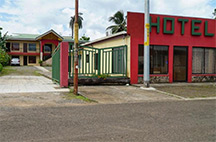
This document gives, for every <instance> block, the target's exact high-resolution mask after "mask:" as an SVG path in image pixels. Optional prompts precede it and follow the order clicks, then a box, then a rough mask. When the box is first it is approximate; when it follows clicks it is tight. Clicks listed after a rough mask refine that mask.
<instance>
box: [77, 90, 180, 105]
mask: <svg viewBox="0 0 216 142" xmlns="http://www.w3.org/2000/svg"><path fill="white" fill-rule="evenodd" d="M79 92H80V93H81V94H82V95H83V96H85V97H87V98H89V99H92V100H95V101H97V102H99V103H104V104H106V103H130V102H143V101H163V100H178V98H176V97H172V96H169V95H165V94H163V93H158V92H156V91H147V90H143V89H141V88H140V87H133V86H79Z"/></svg>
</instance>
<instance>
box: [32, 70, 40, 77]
mask: <svg viewBox="0 0 216 142" xmlns="http://www.w3.org/2000/svg"><path fill="white" fill-rule="evenodd" d="M33 74H34V75H35V76H41V74H40V73H39V72H38V71H34V72H33Z"/></svg>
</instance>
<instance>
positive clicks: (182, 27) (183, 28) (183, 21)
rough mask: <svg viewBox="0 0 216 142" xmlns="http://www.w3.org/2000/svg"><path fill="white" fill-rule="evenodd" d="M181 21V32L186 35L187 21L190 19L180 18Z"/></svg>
mask: <svg viewBox="0 0 216 142" xmlns="http://www.w3.org/2000/svg"><path fill="white" fill-rule="evenodd" d="M178 21H179V22H181V34H182V35H184V32H185V23H187V22H188V21H189V20H188V19H178Z"/></svg>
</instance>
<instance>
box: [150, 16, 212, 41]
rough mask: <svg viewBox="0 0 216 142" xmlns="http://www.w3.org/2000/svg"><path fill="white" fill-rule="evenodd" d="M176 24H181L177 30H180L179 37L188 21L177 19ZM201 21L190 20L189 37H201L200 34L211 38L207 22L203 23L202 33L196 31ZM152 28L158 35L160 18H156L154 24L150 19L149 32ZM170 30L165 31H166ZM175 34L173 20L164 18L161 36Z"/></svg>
mask: <svg viewBox="0 0 216 142" xmlns="http://www.w3.org/2000/svg"><path fill="white" fill-rule="evenodd" d="M168 22H170V23H171V27H168V26H167V25H168V24H167V23H168ZM177 22H178V23H180V24H181V26H180V27H179V28H181V35H184V34H185V25H186V23H188V22H189V20H188V19H186V18H178V20H177ZM202 22H203V21H201V20H195V19H194V20H191V21H190V25H191V35H192V36H201V35H202V34H204V36H209V37H213V36H214V33H211V32H209V31H208V21H207V20H206V21H205V22H204V31H203V32H198V30H199V29H200V28H201V27H200V26H199V25H198V24H201V23H202ZM152 27H156V28H157V33H158V34H159V33H160V17H159V16H158V17H157V21H156V22H155V23H153V22H152V17H150V32H151V28H152ZM168 28H169V29H170V30H167V29H168ZM174 32H175V18H170V17H164V18H163V34H174Z"/></svg>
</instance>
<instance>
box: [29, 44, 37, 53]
mask: <svg viewBox="0 0 216 142" xmlns="http://www.w3.org/2000/svg"><path fill="white" fill-rule="evenodd" d="M29 51H36V44H35V43H29Z"/></svg>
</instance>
